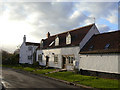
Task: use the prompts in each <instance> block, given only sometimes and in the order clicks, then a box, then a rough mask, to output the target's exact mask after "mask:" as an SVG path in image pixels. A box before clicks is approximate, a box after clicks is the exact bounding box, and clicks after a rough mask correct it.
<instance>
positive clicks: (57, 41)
mask: <svg viewBox="0 0 120 90" xmlns="http://www.w3.org/2000/svg"><path fill="white" fill-rule="evenodd" d="M58 45H59V38H58V36H57V37H56V39H55V46H58Z"/></svg>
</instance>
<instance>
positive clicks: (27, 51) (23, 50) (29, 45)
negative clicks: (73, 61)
mask: <svg viewBox="0 0 120 90" xmlns="http://www.w3.org/2000/svg"><path fill="white" fill-rule="evenodd" d="M39 45H40V43H33V42H26V36H25V35H24V37H23V43H22V45H21V46H20V56H19V63H28V64H33V62H34V60H35V59H36V58H35V56H36V55H35V53H36V48H37V47H38V46H39Z"/></svg>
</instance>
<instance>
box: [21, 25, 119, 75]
mask: <svg viewBox="0 0 120 90" xmlns="http://www.w3.org/2000/svg"><path fill="white" fill-rule="evenodd" d="M119 35H120V30H119V31H114V32H109V33H102V34H100V33H99V31H98V29H97V27H96V25H95V24H90V25H88V26H84V27H80V28H77V29H74V30H70V31H67V32H63V33H60V34H56V35H53V36H50V33H48V34H47V38H46V39H42V40H41V42H40V43H31V42H26V37H25V36H24V38H23V43H22V45H21V47H20V60H19V63H28V64H33V62H34V61H37V62H39V65H42V66H48V67H53V68H60V69H67V70H73V69H78V70H79V71H80V73H81V74H89V75H90V74H95V76H97V75H100V74H101V75H102V76H105V75H104V74H103V73H107V74H111V73H112V74H113V75H116V74H117V75H120V49H119V48H120V37H119ZM99 73H100V74H99Z"/></svg>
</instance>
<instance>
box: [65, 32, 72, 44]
mask: <svg viewBox="0 0 120 90" xmlns="http://www.w3.org/2000/svg"><path fill="white" fill-rule="evenodd" d="M66 44H71V35H70V34H69V33H68V35H67V37H66Z"/></svg>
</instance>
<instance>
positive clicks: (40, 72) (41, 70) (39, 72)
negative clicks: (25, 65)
mask: <svg viewBox="0 0 120 90" xmlns="http://www.w3.org/2000/svg"><path fill="white" fill-rule="evenodd" d="M55 70H56V69H38V70H35V71H34V73H36V74H45V73H49V72H52V71H55Z"/></svg>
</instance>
